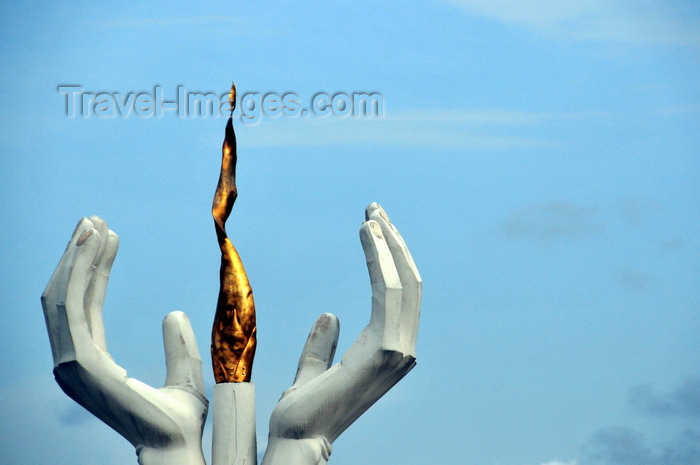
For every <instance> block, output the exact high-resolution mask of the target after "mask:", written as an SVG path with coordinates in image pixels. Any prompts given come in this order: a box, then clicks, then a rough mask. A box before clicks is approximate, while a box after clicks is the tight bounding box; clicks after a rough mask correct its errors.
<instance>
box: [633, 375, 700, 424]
mask: <svg viewBox="0 0 700 465" xmlns="http://www.w3.org/2000/svg"><path fill="white" fill-rule="evenodd" d="M628 401H629V404H630V406H631V407H632V408H633V409H635V410H636V411H638V412H641V413H645V414H649V415H658V416H668V415H683V416H691V417H700V377H688V378H686V379H685V380H684V381H683V383H681V384H680V385H679V386H677V387H675V388H674V389H673V390H671V391H670V392H659V391H657V390H655V389H654V387H653V386H652V385H651V384H644V385H641V386H635V387H634V388H632V389H631V390H630V393H629V398H628Z"/></svg>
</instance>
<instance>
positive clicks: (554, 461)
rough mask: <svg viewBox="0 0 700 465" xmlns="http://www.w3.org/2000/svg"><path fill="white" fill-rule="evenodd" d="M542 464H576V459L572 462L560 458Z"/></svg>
mask: <svg viewBox="0 0 700 465" xmlns="http://www.w3.org/2000/svg"><path fill="white" fill-rule="evenodd" d="M542 465H576V460H572V461H571V462H562V461H560V460H551V461H549V462H545V463H543V464H542Z"/></svg>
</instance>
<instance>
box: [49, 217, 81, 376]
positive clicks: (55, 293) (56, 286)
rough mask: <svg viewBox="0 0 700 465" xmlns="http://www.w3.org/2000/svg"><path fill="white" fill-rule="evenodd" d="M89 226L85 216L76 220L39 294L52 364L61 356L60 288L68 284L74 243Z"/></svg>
mask: <svg viewBox="0 0 700 465" xmlns="http://www.w3.org/2000/svg"><path fill="white" fill-rule="evenodd" d="M91 227H92V222H91V221H90V220H89V219H87V218H82V219H81V220H80V221H79V222H78V224H77V225H76V227H75V229H74V230H73V235H72V236H71V239H70V240H69V241H68V245H67V246H66V250H65V251H64V253H63V256H62V257H61V260H59V262H58V265H57V266H56V269H55V270H54V272H53V274H52V275H51V278H50V279H49V282H48V283H47V285H46V288H45V289H44V292H43V293H42V295H41V306H42V308H43V310H44V319H45V320H46V329H47V330H48V333H49V342H50V344H51V353H52V355H53V360H54V365H57V364H58V360H59V359H60V358H61V354H60V331H59V321H58V313H57V308H56V303H57V300H58V299H59V297H60V295H61V293H62V290H63V291H64V290H65V288H66V286H67V285H68V277H69V274H70V269H71V263H72V261H73V254H74V253H75V243H76V241H77V240H78V238H79V237H80V235H81V234H82V233H83V231H85V230H86V229H89V228H91Z"/></svg>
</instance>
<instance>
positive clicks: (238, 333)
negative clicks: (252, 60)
mask: <svg viewBox="0 0 700 465" xmlns="http://www.w3.org/2000/svg"><path fill="white" fill-rule="evenodd" d="M229 102H230V105H231V112H232V113H233V109H234V108H235V106H236V88H235V86H234V85H233V83H232V84H231V94H230V96H229ZM237 195H238V192H237V191H236V135H235V133H234V132H233V121H232V119H231V117H229V119H228V122H227V123H226V136H225V138H224V145H223V148H222V158H221V174H220V175H219V183H218V185H217V186H216V193H215V194H214V202H213V203H212V207H211V213H212V216H213V217H214V227H215V228H216V238H217V240H218V241H219V247H220V248H221V269H220V271H219V280H220V288H219V300H218V302H217V304H216V315H215V316H214V327H213V328H212V333H211V359H212V364H213V368H214V379H215V380H216V382H217V383H241V382H247V381H250V375H251V371H252V368H253V357H254V356H255V345H256V338H255V332H256V325H255V303H254V302H253V290H252V289H251V288H250V284H249V283H248V276H247V275H246V272H245V269H243V263H242V262H241V259H240V257H239V256H238V252H236V249H235V247H234V246H233V243H231V240H230V239H229V238H228V236H227V234H226V228H225V224H226V219H227V218H228V217H229V215H230V214H231V209H232V208H233V203H234V202H235V201H236V196H237Z"/></svg>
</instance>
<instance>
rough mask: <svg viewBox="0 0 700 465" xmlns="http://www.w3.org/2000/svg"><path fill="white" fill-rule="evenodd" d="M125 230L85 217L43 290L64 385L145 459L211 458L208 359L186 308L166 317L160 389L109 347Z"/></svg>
mask: <svg viewBox="0 0 700 465" xmlns="http://www.w3.org/2000/svg"><path fill="white" fill-rule="evenodd" d="M118 245H119V240H118V237H117V235H116V234H115V233H114V232H112V231H110V230H108V229H107V225H106V224H105V222H104V221H103V220H102V219H101V218H99V217H96V216H93V217H92V218H90V219H87V218H83V219H82V220H81V221H80V223H78V226H77V227H76V229H75V231H74V232H73V237H72V238H71V240H70V242H69V243H68V247H67V248H66V251H65V253H64V254H63V257H62V258H61V261H60V262H59V264H58V267H57V268H56V271H54V274H53V276H51V279H50V280H49V283H48V285H47V286H46V290H44V293H43V294H42V296H41V304H42V306H43V308H44V316H45V317H46V326H47V329H48V332H49V340H50V342H51V351H52V353H53V360H54V375H55V376H56V381H57V382H58V384H59V386H61V389H63V391H64V392H65V393H66V394H68V395H69V396H70V397H71V398H72V399H73V400H75V401H76V402H78V403H79V404H80V405H82V406H83V407H85V408H86V409H87V410H88V411H90V412H91V413H92V414H93V415H95V416H96V417H98V418H99V419H100V420H102V421H103V422H105V423H106V424H107V425H109V426H110V427H111V428H113V429H114V430H115V431H117V432H118V433H119V434H121V435H122V436H123V437H124V438H126V440H127V441H129V442H130V443H131V444H133V445H134V447H135V448H136V454H137V455H138V461H139V464H141V465H205V461H204V456H203V454H202V445H201V438H202V429H203V427H204V420H205V419H206V416H207V407H208V401H207V399H206V397H205V396H204V384H203V382H202V360H201V358H200V356H199V351H198V349H197V344H196V341H195V338H194V334H193V332H192V327H191V326H190V322H189V320H188V318H187V316H186V315H185V314H184V313H182V312H173V313H171V314H169V315H168V316H167V317H166V318H165V319H164V320H163V341H164V343H165V358H166V365H167V378H166V381H165V387H163V388H161V389H154V388H152V387H150V386H147V385H145V384H143V383H141V382H139V381H137V380H135V379H131V378H127V375H126V371H125V370H124V369H123V368H121V367H120V366H119V365H117V364H116V363H114V361H113V360H112V357H111V356H110V355H109V352H107V345H106V342H105V333H104V324H103V321H102V305H103V303H104V298H105V291H106V288H107V280H108V279H109V272H110V269H111V267H112V262H113V261H114V257H115V255H116V253H117V247H118Z"/></svg>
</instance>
